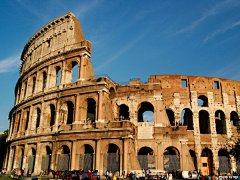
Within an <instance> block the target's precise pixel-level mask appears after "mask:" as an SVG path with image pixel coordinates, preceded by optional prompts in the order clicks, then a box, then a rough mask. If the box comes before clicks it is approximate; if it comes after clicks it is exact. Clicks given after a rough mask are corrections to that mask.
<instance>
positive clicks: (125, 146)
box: [123, 138, 129, 174]
mask: <svg viewBox="0 0 240 180" xmlns="http://www.w3.org/2000/svg"><path fill="white" fill-rule="evenodd" d="M128 144H129V138H124V139H123V171H125V174H127V170H128V168H127V167H128V149H129V147H128Z"/></svg>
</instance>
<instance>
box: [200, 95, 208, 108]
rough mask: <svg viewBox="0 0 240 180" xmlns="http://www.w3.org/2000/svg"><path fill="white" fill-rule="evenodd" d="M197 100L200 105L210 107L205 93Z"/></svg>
mask: <svg viewBox="0 0 240 180" xmlns="http://www.w3.org/2000/svg"><path fill="white" fill-rule="evenodd" d="M197 102H198V106H199V107H208V98H207V97H206V96H204V95H200V96H199V97H198V99H197Z"/></svg>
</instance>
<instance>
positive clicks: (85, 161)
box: [79, 144, 94, 172]
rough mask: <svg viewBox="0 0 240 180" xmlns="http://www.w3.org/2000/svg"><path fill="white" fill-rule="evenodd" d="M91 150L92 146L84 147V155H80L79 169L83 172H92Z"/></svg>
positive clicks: (86, 145)
mask: <svg viewBox="0 0 240 180" xmlns="http://www.w3.org/2000/svg"><path fill="white" fill-rule="evenodd" d="M93 153H94V151H93V148H92V146H90V145H88V144H85V145H84V154H80V160H79V169H83V170H84V171H85V172H87V171H88V170H90V171H92V170H93Z"/></svg>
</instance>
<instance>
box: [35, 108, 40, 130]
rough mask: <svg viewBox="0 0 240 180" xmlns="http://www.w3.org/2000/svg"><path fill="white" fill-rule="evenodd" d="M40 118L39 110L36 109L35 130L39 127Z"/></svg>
mask: <svg viewBox="0 0 240 180" xmlns="http://www.w3.org/2000/svg"><path fill="white" fill-rule="evenodd" d="M40 117H41V110H40V109H39V108H37V123H36V128H38V127H39V125H40Z"/></svg>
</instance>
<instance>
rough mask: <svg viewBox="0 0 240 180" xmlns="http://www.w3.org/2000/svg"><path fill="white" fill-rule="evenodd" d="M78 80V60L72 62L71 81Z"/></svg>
mask: <svg viewBox="0 0 240 180" xmlns="http://www.w3.org/2000/svg"><path fill="white" fill-rule="evenodd" d="M77 80H78V63H77V62H76V61H73V62H72V80H71V82H76V81H77Z"/></svg>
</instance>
